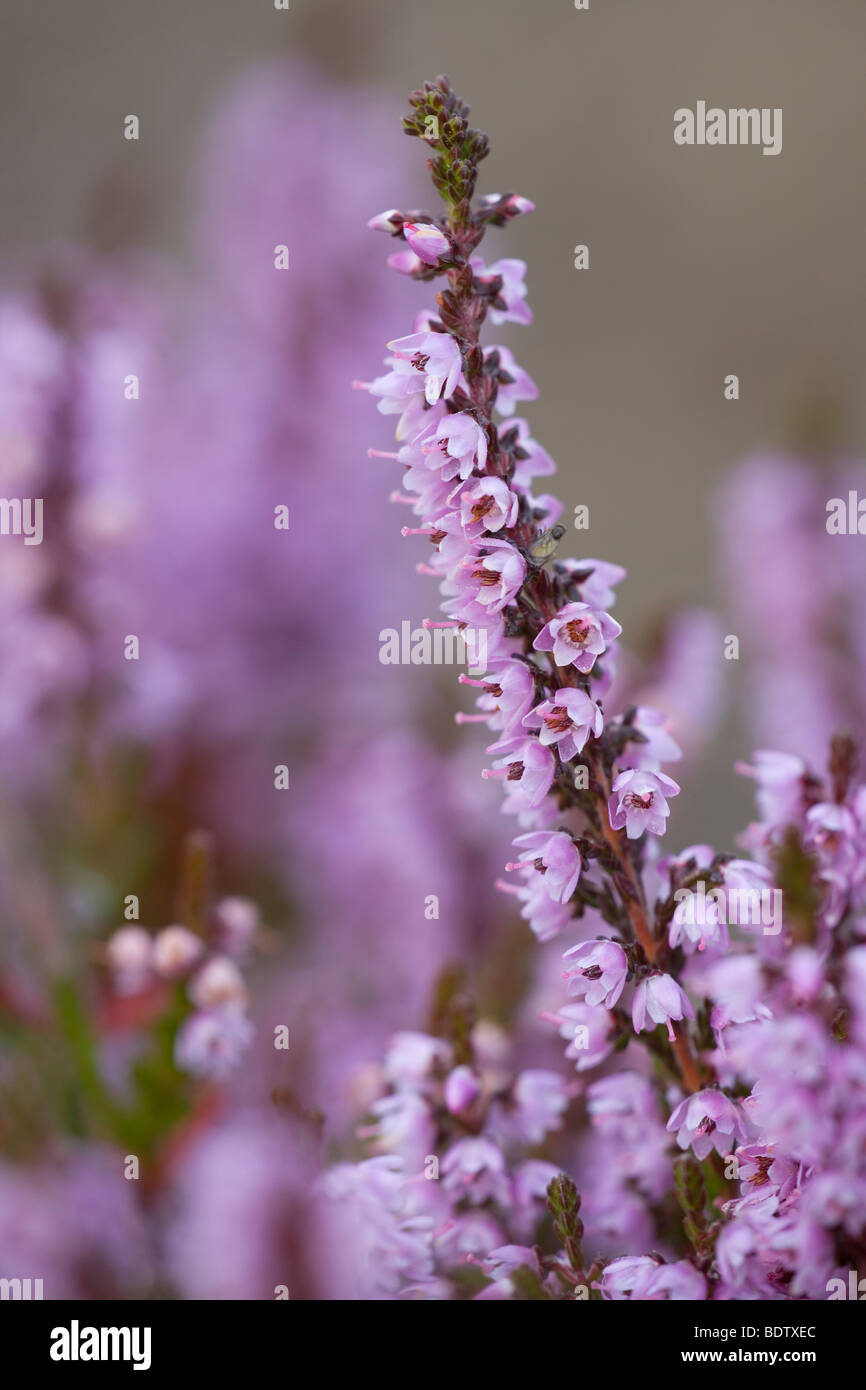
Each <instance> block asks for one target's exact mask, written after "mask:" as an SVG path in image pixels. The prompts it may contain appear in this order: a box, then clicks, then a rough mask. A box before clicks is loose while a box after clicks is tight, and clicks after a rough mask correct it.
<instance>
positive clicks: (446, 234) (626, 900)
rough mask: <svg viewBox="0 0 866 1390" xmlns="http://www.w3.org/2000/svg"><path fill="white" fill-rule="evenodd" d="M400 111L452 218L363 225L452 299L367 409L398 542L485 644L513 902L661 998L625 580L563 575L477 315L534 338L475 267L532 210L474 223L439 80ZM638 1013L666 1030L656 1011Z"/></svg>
mask: <svg viewBox="0 0 866 1390" xmlns="http://www.w3.org/2000/svg"><path fill="white" fill-rule="evenodd" d="M410 101H411V106H412V114H411V116H410V117H408V118H407V119H406V121H405V122H404V128H405V129H406V131H407V133H408V134H410V135H413V136H417V137H419V138H421V139H423V140H424V141H425V142H426V143H427V144H428V145H429V146H430V147H431V148H432V149H433V151H434V153H433V154H432V155H431V157H430V158H429V160H428V165H429V168H430V171H431V177H432V180H433V183H434V186H435V188H436V189H437V191H438V192H439V193H440V194H441V196H442V197H443V200H444V202H445V215H444V217H441V218H440V219H439V220H436V219H435V218H434V217H432V216H431V215H430V214H428V213H417V212H415V213H412V214H403V213H400V212H397V211H396V210H393V209H392V210H390V211H389V212H387V213H383V214H381V215H380V216H379V217H377V218H374V219H372V225H374V226H375V227H377V228H380V229H384V230H387V231H389V232H390V233H391V234H392V235H393V236H396V237H401V238H403V239H404V240H405V242H406V243H407V245H408V246H409V248H410V250H409V253H408V256H409V258H410V259H408V260H407V259H406V257H405V255H404V256H403V257H402V258H397V259H396V261H395V258H393V257H392V264H396V268H398V269H401V270H404V271H408V273H410V274H411V275H413V276H414V277H415V278H417V279H420V280H422V281H425V282H426V281H429V280H434V279H437V278H438V279H440V280H444V281H445V284H444V286H443V287H442V288H441V289H440V290H439V292H438V293H437V296H436V311H435V314H434V313H430V314H422V315H421V316H420V318H419V321H418V322H417V323H416V332H415V333H413V334H410V335H409V336H408V337H405V338H402V339H397V340H394V341H392V342H391V343H390V344H389V346H390V348H391V350H392V352H393V354H394V356H393V358H392V359H391V363H390V365H391V367H392V371H391V372H390V373H389V374H388V376H386V377H381V378H379V379H378V380H377V381H374V382H373V383H371V384H370V385H369V389H370V390H371V391H372V393H373V394H374V395H376V396H378V397H379V408H380V410H382V411H383V412H384V413H386V414H392V413H399V414H400V416H401V419H400V423H399V426H398V431H397V435H398V440H401V441H406V442H404V443H403V444H402V447H401V449H400V451H399V454H398V455H397V457H398V458H399V460H400V462H402V463H403V464H404V465H405V468H406V471H405V474H404V494H402V495H401V499H400V500H404V498H405V501H407V502H408V503H410V504H411V505H412V507H413V510H414V511H415V512H416V514H417V515H418V516H419V517H420V518H421V520H422V525H421V526H419V527H416V528H404V531H405V533H410V532H412V531H413V529H414V532H415V533H418V532H420V533H422V534H425V535H427V536H428V537H429V539H430V541H431V543H432V544H433V546H434V548H435V549H434V555H433V557H432V558H431V560H430V562H429V564H427V565H426V566H424V569H425V571H426V572H431V573H434V574H437V575H438V576H440V577H441V579H442V584H441V589H442V592H443V594H444V595H445V602H444V603H443V605H442V607H443V610H444V612H445V614H446V615H447V616H446V618H445V620H444V622H445V623H446V624H450V625H452V626H456V627H457V628H459V629H460V630H463V631H465V630H466V629H467V628H473V629H475V628H480V629H482V630H483V631H484V634H485V638H486V647H487V651H488V654H489V660H488V670H487V672H486V675H485V677H484V679H483V680H482V681H478V682H475V683H476V684H477V685H480V687H481V689H482V690H483V694H482V695H481V696H480V697H479V701H478V704H479V708H480V709H481V710H482V717H486V718H487V719H488V721H489V724H490V727H491V728H493V729H494V730H495V731H496V732H497V733H498V734H499V737H498V738H497V740H496V741H495V742H494V743H493V744H492V745H491V746H490V749H489V750H488V751H489V752H492V753H496V754H500V755H501V757H499V758H498V759H497V761H496V762H495V764H494V767H493V768H492V769H486V770H485V772H484V774H483V775H484V776H486V777H500V778H502V779H503V781H504V783H505V789H506V795H507V809H508V810H509V811H513V812H514V813H515V814H516V815H517V816H518V819H519V822H520V824H521V825H523V826H524V827H526V829H527V830H529V831H530V833H529V834H524V835H522V836H518V838H517V840H516V841H515V844H516V845H517V846H518V848H521V849H523V850H525V851H527V852H526V853H524V854H523V856H522V862H521V863H520V864H519V865H512V866H509V867H510V868H511V869H512V870H513V869H519V870H520V871H521V873H522V877H523V886H522V887H521V888H520V889H518V892H519V894H520V895H521V897H522V900H523V902H524V906H525V908H528V912H527V915H528V916H529V918H530V922H531V924H532V925H533V928H534V929H535V930H537V931H538V934H539V935H542V936H549V935H553V934H555V933H556V932H557V931H559V930H562V929H563V928H564V927H565V926H566V924H567V923H568V922H569V921H570V920H571V919H572V917H580V916H581V915H582V914H583V913H584V912H585V910H586V909H587V908H588V907H589V908H592V909H593V910H594V911H595V912H596V913H598V914H600V915H601V916H602V917H603V918H604V920H605V921H606V922H607V924H608V925H609V926H611V927H613V928H614V929H615V931H616V932H617V934H618V937H619V939H620V940H621V941H622V942H623V943H624V945H625V946H626V947H627V949H628V966H629V972H630V976H631V977H632V978H634V979H635V980H636V981H637V982H638V987H639V989H641V990H642V994H643V995H646V994H647V992H648V991H649V993H650V995H651V996H652V999H654V998H655V997H656V996H658V997H661V996H662V995H664V994H665V991H666V992H667V995H668V996H671V995H672V994H673V993H674V992H675V991H676V988H677V987H676V986H675V985H674V984H673V981H671V983H670V985H665V984H662V985H661V986H660V985H659V984H657V983H653V981H654V977H655V976H656V974H657V973H658V974H660V975H661V978H662V980H663V981H664V980H667V979H668V978H669V976H668V974H667V973H665V972H668V971H670V970H671V968H672V958H673V953H672V951H671V948H670V945H669V943H668V939H667V935H666V933H665V931H664V920H663V919H664V913H663V912H662V914H661V915H660V917H659V918H658V919H657V920H656V921H655V922H654V921H653V920H652V918H651V914H650V912H649V909H648V906H647V901H646V895H645V891H644V886H643V881H642V873H643V867H644V860H645V854H646V840H647V835H646V832H650V833H652V834H661V833H662V832H663V830H664V828H665V820H666V817H667V815H668V804H667V798H668V797H671V796H674V795H676V794H677V792H678V791H679V787H678V786H677V784H676V783H675V782H674V781H673V780H672V779H671V778H670V777H668V776H667V775H666V774H665V773H663V772H662V771H661V768H660V766H659V763H660V760H661V759H663V758H671V757H673V758H677V757H679V756H680V750H679V748H678V746H677V744H676V743H675V741H674V740H673V738H672V737H671V736H670V734H669V732H668V731H667V729H666V728H665V725H664V720H663V718H662V717H661V716H660V715H657V714H656V712H655V711H652V710H647V709H638V708H631V709H628V710H626V711H624V713H623V714H622V716H620V717H618V718H617V717H610V716H609V715H608V714H606V713H605V711H604V709H603V704H602V698H603V696H604V694H605V693H606V692H607V690H608V689H609V686H610V682H611V678H612V674H613V668H614V664H615V660H616V641H617V638H618V637H619V635H620V632H621V628H620V626H619V624H618V623H617V622H616V621H615V620H614V619H613V618H611V617H610V615H609V614H608V613H607V612H606V611H605V610H606V607H607V606H609V604H610V603H612V602H613V592H612V588H613V585H614V584H615V583H617V582H618V581H619V579H620V578H622V576H623V574H624V571H622V570H621V569H619V567H617V566H613V565H610V564H606V563H604V562H600V561H596V560H560V559H557V558H556V550H557V544H558V541H559V540H560V539H561V538H562V535H563V534H564V530H563V528H562V527H561V526H560V525H559V524H558V519H559V515H560V512H561V506H560V504H559V503H558V502H557V501H556V500H555V499H554V498H552V497H547V496H542V497H537V498H536V497H533V495H532V492H531V490H530V485H531V481H532V478H533V476H534V475H535V474H538V473H544V474H547V473H550V472H552V471H553V464H552V461H551V460H550V459H549V456H548V455H547V454H546V453H545V451H543V450H542V449H541V448H540V446H539V445H538V444H537V443H536V442H535V441H534V440H532V438H531V436H530V435H529V430H528V427H527V426H526V422H525V421H523V420H520V419H517V420H510V419H508V418H506V421H505V423H504V424H502V423H497V421H496V418H495V413H499V414H500V415H504V416H506V417H509V416H511V415H512V414H513V411H514V407H515V401H516V400H520V399H524V400H525V399H533V398H534V397H535V396H536V395H537V391H536V388H535V386H534V383H532V382H531V380H530V378H529V377H528V376H527V374H526V373H525V372H523V371H522V369H520V368H519V367H518V366H517V365H516V363H514V360H513V358H512V356H511V353H510V352H509V350H508V349H507V348H504V347H495V346H494V347H490V348H485V347H484V346H482V344H481V341H480V335H481V330H482V327H483V326H484V324H485V322H486V321H487V320H488V318H490V319H493V320H494V321H496V320H497V319H498V321H505V320H508V319H509V318H510V319H516V320H517V321H524V322H525V321H527V320H526V313H528V310H526V307H525V287H524V284H523V275H524V272H525V267H524V266H523V265H522V263H521V262H517V261H513V260H509V261H503V262H499V263H496V264H494V265H490V266H488V265H485V263H484V262H483V261H482V260H481V258H480V257H479V256H477V255H476V254H475V252H476V250H477V248H478V246H479V245H480V243H481V241H482V239H483V237H484V234H485V232H486V230H487V228H488V226H489V225H491V223H493V224H500V225H501V224H502V223H504V222H506V221H508V220H510V219H511V218H512V217H513V216H515V215H517V214H519V213H522V212H526V211H529V210H531V208H532V204H530V203H529V202H528V201H527V200H526V199H523V198H520V197H519V196H518V195H515V194H505V195H492V196H491V197H490V198H489V199H486V200H484V201H483V202H482V203H481V205H480V206H479V207H477V208H473V206H472V201H471V200H472V195H473V192H474V189H475V184H476V180H477V174H478V165H479V163H480V161H481V160H482V159H483V158H484V156H485V155H486V153H487V149H488V144H487V140H486V137H484V136H483V135H481V134H480V133H479V132H477V131H475V130H473V129H472V127H471V126H470V125H469V119H468V117H469V110H468V107H466V106H465V104H464V103H463V102H461V101H460V100H459V99H458V98H457V97H456V96H455V94H454V93H453V91H452V89H451V86H450V83H449V82H448V79H447V78H445V77H441V78H437V80H436V81H435V82H433V83H427V84H425V86H424V88H423V89H421V90H419V91H418V92H415V93H413V95H412V97H411V98H410ZM464 679H466V678H464ZM554 865H558V866H567V867H566V869H565V870H564V871H565V877H566V881H567V883H568V886H569V891H568V893H567V894H564V893H563V892H561V891H556V892H553V893H552V894H551V885H552V884H553V883H554V881H555V880H556V878H557V870H556V868H555V867H554ZM593 870H595V871H596V873H597V875H598V877H596V876H594V875H593ZM538 875H541V877H542V880H543V887H542V889H541V890H539V887H538ZM572 880H573V881H572ZM545 890H546V891H545ZM551 895H552V896H553V897H554V898H555V899H556V900H557V901H556V908H555V910H554V911H553V913H552V914H551V909H550V906H549V904H548V903H547V902H546V899H547V898H548V897H550V896H551ZM535 899H540V901H539V902H538V903H537V906H536V903H535V901H534V900H535ZM551 915H553V916H554V917H555V918H556V925H555V926H554V925H553V924H552V923H551V920H550V918H551ZM593 968H594V967H593ZM652 999H651V1003H652ZM650 1016H651V1018H653V1019H654V1021H655V1022H658V1021H661V1020H660V1019H657V1018H656V1017H655V1014H654V1013H653V1009H652V1007H650ZM682 1017H683V1010H682V1009H681V1010H680V1011H679V1012H677V1011H676V1008H674V1009H673V1011H672V1012H671V1013H669V1014H668V1015H666V1021H667V1022H668V1024H669V1029H668V1031H669V1037H670V1041H671V1046H672V1049H673V1054H674V1057H675V1062H673V1060H672V1072H673V1074H674V1075H681V1076H682V1077H683V1078H684V1080H685V1083H686V1085H687V1086H688V1087H689V1088H690V1089H693V1090H695V1089H697V1088H698V1087H699V1085H700V1084H701V1080H702V1077H703V1074H704V1073H703V1070H702V1068H701V1065H700V1064H699V1063H698V1062H697V1061H696V1059H695V1058H694V1056H693V1055H692V1051H691V1048H690V1045H689V1041H688V1037H687V1034H686V1032H685V1030H684V1029H680V1030H678V1031H675V1030H674V1029H673V1028H671V1027H670V1019H680V1018H682Z"/></svg>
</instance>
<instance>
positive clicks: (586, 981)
mask: <svg viewBox="0 0 866 1390" xmlns="http://www.w3.org/2000/svg"><path fill="white" fill-rule="evenodd" d="M563 960H567V961H570V962H571V963H570V965H569V968H568V970H567V971H566V972H565V975H566V979H567V980H568V981H569V982H570V983H569V986H568V992H569V994H570V995H578V996H581V997H583V998H584V999H585V1000H586V1002H587V1004H590V1005H596V1004H604V1006H605V1008H607V1009H612V1008H613V1006H614V1004H615V1003H616V1002H617V1000H618V999H619V996H620V995H621V994H622V991H623V987H624V985H625V982H626V978H627V976H628V961H627V959H626V954H625V951H624V950H623V949H622V947H621V946H618V945H617V943H616V942H615V941H582V942H581V943H580V944H579V945H578V946H572V947H571V949H570V950H569V951H566V952H565V955H564V956H563Z"/></svg>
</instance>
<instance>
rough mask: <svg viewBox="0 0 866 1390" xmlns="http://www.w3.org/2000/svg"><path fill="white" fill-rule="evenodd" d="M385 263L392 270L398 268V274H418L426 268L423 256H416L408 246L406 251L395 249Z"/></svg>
mask: <svg viewBox="0 0 866 1390" xmlns="http://www.w3.org/2000/svg"><path fill="white" fill-rule="evenodd" d="M385 264H386V265H387V266H388V267H389V268H390V269H391V270H396V272H397V274H398V275H417V274H418V273H419V271H422V270H423V269H424V262H423V261H422V260H421V257H420V256H416V255H415V252H414V251H411V250H410V249H409V248H408V247H407V248H406V250H405V251H393V252H392V253H391V255H390V256H389V257H388V259H387V261H386V262H385Z"/></svg>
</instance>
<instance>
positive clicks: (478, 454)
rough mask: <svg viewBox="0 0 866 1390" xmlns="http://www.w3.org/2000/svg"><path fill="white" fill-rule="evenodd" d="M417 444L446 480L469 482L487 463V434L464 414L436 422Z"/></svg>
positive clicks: (424, 432)
mask: <svg viewBox="0 0 866 1390" xmlns="http://www.w3.org/2000/svg"><path fill="white" fill-rule="evenodd" d="M431 336H441V335H435V334H434V335H431ZM414 442H415V443H416V444H417V445H418V447H419V448H420V449H421V450H422V452H423V453H424V455H425V456H426V463H427V467H428V468H435V469H436V470H437V471H438V472H439V475H440V477H442V478H444V479H446V480H448V479H450V478H456V477H459V478H461V479H466V478H468V477H469V475H470V473H471V472H472V470H473V469H474V468H483V467H484V464H485V463H486V461H487V435H486V434H485V433H484V431H483V429H482V428H481V426H480V425H479V424H478V422H477V420H473V418H472V416H471V415H466V414H465V413H463V412H461V413H459V414H457V415H445V416H443V417H442V419H441V420H439V421H434V422H433V423H432V424H431V425H429V426H428V428H427V429H425V430H423V431H422V433H421V434H419V435H418V437H417V439H416V440H415V441H414ZM506 491H507V488H506Z"/></svg>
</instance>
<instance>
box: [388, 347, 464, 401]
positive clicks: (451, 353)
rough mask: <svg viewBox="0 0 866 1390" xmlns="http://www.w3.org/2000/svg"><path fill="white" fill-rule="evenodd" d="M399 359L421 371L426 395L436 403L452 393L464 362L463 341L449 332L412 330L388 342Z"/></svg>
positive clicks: (390, 348)
mask: <svg viewBox="0 0 866 1390" xmlns="http://www.w3.org/2000/svg"><path fill="white" fill-rule="evenodd" d="M387 346H388V349H389V350H390V351H391V352H393V354H394V356H395V357H396V358H397V360H398V362H406V363H409V364H410V365H411V367H412V368H414V370H415V371H416V372H418V373H420V374H422V380H423V382H424V388H423V389H424V395H425V397H426V399H427V402H428V404H430V405H434V404H435V403H436V401H438V400H439V397H440V396H443V397H444V398H445V400H447V399H448V397H449V396H451V395H452V394H453V392H454V390H455V388H456V386H457V382H458V381H459V379H460V371H461V368H462V365H463V362H462V358H461V355H460V345H459V343H458V342H457V341H456V339H454V338H452V337H451V334H450V333H409V334H407V335H406V337H405V338H394V339H393V341H392V342H390V343H388V344H387Z"/></svg>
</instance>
